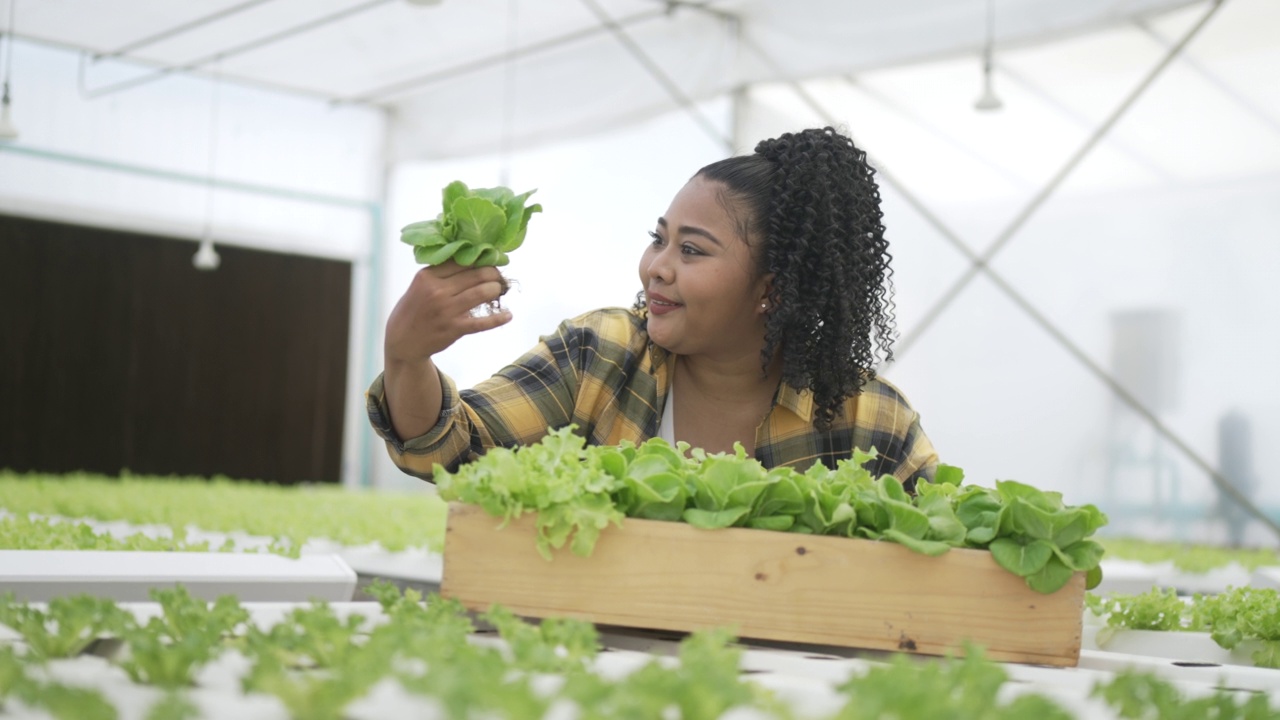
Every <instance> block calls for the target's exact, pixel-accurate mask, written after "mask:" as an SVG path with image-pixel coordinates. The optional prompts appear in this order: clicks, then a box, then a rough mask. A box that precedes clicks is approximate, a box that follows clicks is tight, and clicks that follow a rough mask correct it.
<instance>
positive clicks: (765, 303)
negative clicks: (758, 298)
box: [760, 302, 769, 310]
mask: <svg viewBox="0 0 1280 720" xmlns="http://www.w3.org/2000/svg"><path fill="white" fill-rule="evenodd" d="M760 309H761V310H768V309H769V303H767V302H762V303H760Z"/></svg>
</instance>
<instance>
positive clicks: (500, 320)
mask: <svg viewBox="0 0 1280 720" xmlns="http://www.w3.org/2000/svg"><path fill="white" fill-rule="evenodd" d="M509 322H511V311H510V310H508V309H506V308H499V309H497V310H495V311H494V312H493V313H492V314H489V315H480V316H478V317H467V318H466V319H464V320H463V322H462V326H463V327H464V328H465V329H464V331H463V332H464V334H466V335H472V334H474V333H479V332H484V331H485V330H492V329H494V328H496V327H499V326H501V325H506V324H507V323H509Z"/></svg>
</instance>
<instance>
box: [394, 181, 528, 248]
mask: <svg viewBox="0 0 1280 720" xmlns="http://www.w3.org/2000/svg"><path fill="white" fill-rule="evenodd" d="M534 192H535V191H534V190H530V191H529V192H526V193H521V194H520V195H516V194H515V193H513V192H512V191H511V190H509V189H508V188H505V187H495V188H477V189H475V190H472V189H470V188H468V187H467V186H466V184H465V183H463V182H462V181H460V180H457V181H454V182H451V183H449V185H448V186H447V187H445V189H444V191H443V193H442V194H443V200H444V210H443V212H441V213H440V214H439V215H437V216H436V219H435V220H424V221H422V222H416V223H413V224H411V225H406V226H405V227H404V228H403V229H402V230H401V231H400V239H401V240H402V241H403V242H406V243H408V244H409V245H412V246H413V256H414V259H416V260H417V261H418V262H419V263H422V264H424V265H439V264H441V263H443V262H446V261H448V260H453V261H455V262H457V263H458V264H459V265H469V266H482V265H498V266H501V265H506V264H507V262H508V259H507V253H510V252H511V251H513V250H515V249H516V248H518V247H520V245H521V244H522V243H524V237H525V232H526V230H527V229H528V226H529V218H531V217H532V216H533V214H534V213H536V212H542V206H541V205H538V204H533V205H529V206H528V207H526V206H525V201H526V200H528V199H529V196H530V195H532V194H533V193H534Z"/></svg>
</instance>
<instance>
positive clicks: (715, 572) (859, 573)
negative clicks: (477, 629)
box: [441, 503, 1084, 666]
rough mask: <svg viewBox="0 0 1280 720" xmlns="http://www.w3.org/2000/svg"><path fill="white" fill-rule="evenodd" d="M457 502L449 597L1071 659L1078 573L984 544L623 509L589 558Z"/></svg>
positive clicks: (620, 617)
mask: <svg viewBox="0 0 1280 720" xmlns="http://www.w3.org/2000/svg"><path fill="white" fill-rule="evenodd" d="M499 525H500V520H499V519H498V518H494V517H492V516H490V515H488V514H487V513H485V511H484V510H483V509H481V508H479V507H477V506H474V505H463V504H459V503H453V504H451V505H450V507H449V522H448V529H447V533H446V536H445V538H446V539H445V550H444V558H445V559H444V579H443V582H442V585H441V594H442V595H444V596H445V597H449V598H456V599H457V600H459V601H460V602H462V604H463V605H465V606H466V607H467V608H469V609H472V610H485V609H487V608H488V607H489V606H490V605H491V604H493V603H498V604H501V605H504V606H506V607H507V608H509V609H511V611H512V612H515V613H516V614H518V615H523V616H526V617H551V616H562V617H573V618H580V619H585V620H590V621H592V622H596V623H601V624H607V625H621V626H626V627H642V628H657V629H664V630H678V631H685V632H691V631H694V630H700V629H705V628H711V627H720V626H726V625H732V626H734V627H735V629H736V631H737V633H738V635H739V636H740V637H743V638H759V639H764V640H782V641H791V642H799V643H818V644H824V645H840V646H846V647H857V648H868V649H876V650H904V651H909V652H915V653H925V654H930V655H941V654H945V653H947V652H948V651H952V652H956V653H959V652H960V651H961V649H962V643H963V642H964V640H966V639H969V640H973V641H974V642H977V643H979V644H981V645H983V646H985V648H986V652H987V656H988V657H990V658H991V659H994V660H1000V661H1005V662H1024V663H1038V664H1044V665H1058V666H1074V665H1076V663H1077V661H1078V660H1079V657H1080V639H1081V625H1082V617H1083V615H1082V614H1083V606H1084V573H1076V574H1075V577H1073V578H1072V579H1071V581H1070V582H1069V583H1068V584H1067V585H1066V587H1064V588H1062V589H1061V590H1059V591H1058V592H1056V593H1053V594H1052V595H1043V594H1040V593H1037V592H1035V591H1034V590H1032V589H1031V588H1029V587H1027V585H1026V582H1025V581H1023V579H1022V578H1019V577H1017V576H1015V575H1013V574H1012V573H1010V572H1008V571H1006V570H1004V569H1003V568H1001V567H1000V566H999V565H997V564H996V563H995V561H994V560H993V559H992V558H991V555H990V553H988V552H986V551H984V550H966V549H953V550H951V551H950V552H948V553H946V554H945V555H942V556H941V557H936V558H934V557H927V556H925V555H921V554H918V553H915V552H912V551H910V550H908V549H907V548H905V547H902V546H901V545H897V544H894V543H889V542H874V541H870V540H855V539H849V538H838V537H818V536H813V535H800V534H794V533H782V532H769V531H764V530H749V529H742V528H729V529H726V530H699V529H698V528H695V527H693V526H691V525H687V524H685V523H676V522H658V521H653V520H637V519H632V518H628V519H627V520H626V521H625V522H624V523H623V527H622V528H617V527H613V526H610V527H609V528H608V529H606V530H605V531H604V532H603V533H602V534H601V536H600V541H599V543H598V544H597V545H596V548H595V551H594V552H593V553H592V555H591V557H589V558H584V557H579V556H577V555H574V554H573V553H572V552H570V551H569V549H568V548H567V547H566V548H564V549H562V550H560V551H557V552H556V554H555V557H554V559H553V560H551V561H547V560H545V559H543V558H542V557H541V556H540V555H539V554H538V551H537V548H536V546H535V542H534V537H535V533H534V518H533V516H532V515H531V514H530V515H526V516H524V517H522V518H520V519H519V520H517V521H515V522H512V523H511V524H509V525H508V526H507V527H506V528H503V529H501V530H499V529H498V527H499Z"/></svg>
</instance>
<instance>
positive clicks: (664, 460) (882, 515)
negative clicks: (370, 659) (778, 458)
mask: <svg viewBox="0 0 1280 720" xmlns="http://www.w3.org/2000/svg"><path fill="white" fill-rule="evenodd" d="M575 430H576V427H575V426H572V425H570V426H568V427H563V428H560V429H558V430H552V431H550V432H548V434H547V435H546V436H545V437H544V438H543V439H542V440H541V441H540V442H538V443H535V444H533V445H528V446H522V447H517V448H514V449H507V448H494V449H492V450H490V451H489V452H487V453H486V454H484V455H482V456H480V457H479V458H478V459H477V460H475V461H474V462H472V463H469V464H467V465H463V466H462V467H460V468H459V469H458V470H457V471H456V472H453V473H450V472H447V471H446V470H445V469H444V468H443V467H442V466H440V465H436V466H435V468H434V472H433V476H434V478H435V481H436V485H437V488H438V489H439V495H440V497H441V498H442V499H444V500H449V501H460V502H464V503H471V504H474V505H479V506H480V507H482V508H484V509H485V511H486V512H488V513H489V514H490V515H493V516H495V517H500V518H502V519H503V522H504V523H506V522H508V521H510V520H512V519H514V518H517V517H519V516H521V515H522V514H524V513H526V512H532V513H536V514H537V532H538V535H537V547H538V551H539V552H540V553H541V554H542V556H543V557H545V558H547V559H551V557H552V551H553V550H555V549H558V548H561V547H563V546H564V545H565V544H567V543H568V544H570V545H571V547H572V549H573V551H574V552H575V553H577V554H579V555H588V554H590V552H591V550H592V548H594V547H595V543H596V540H597V539H598V538H599V535H600V532H601V531H603V530H604V529H605V528H606V527H608V526H609V524H610V523H613V524H616V525H621V524H622V521H623V518H624V517H636V518H643V519H649V520H667V521H672V520H683V521H684V522H686V523H688V524H690V525H693V526H694V527H698V528H702V529H706V530H715V529H720V528H727V527H749V528H756V529H761V530H776V531H788V532H796V533H807V534H815V535H837V536H841V537H860V538H867V539H870V540H888V541H892V542H896V543H899V544H901V545H905V546H907V547H908V548H910V549H912V550H914V551H915V552H919V553H922V554H925V555H930V556H936V555H941V554H943V553H945V552H947V551H949V550H950V549H951V548H953V547H964V548H982V549H990V551H991V553H992V556H993V557H994V558H995V560H996V562H997V563H999V564H1000V566H1001V567H1003V568H1005V569H1006V570H1008V571H1010V572H1012V573H1015V574H1017V575H1018V576H1020V577H1023V578H1026V582H1027V585H1028V586H1029V587H1031V588H1032V589H1033V590H1036V591H1037V592H1042V593H1052V592H1056V591H1057V590H1059V589H1060V588H1061V587H1062V586H1063V585H1065V584H1066V583H1067V582H1068V581H1070V579H1071V577H1072V576H1073V575H1074V574H1075V573H1077V572H1084V573H1087V574H1089V575H1090V576H1091V577H1093V576H1096V575H1097V574H1098V573H1099V572H1100V571H1099V570H1098V568H1099V563H1100V562H1101V559H1102V546H1100V545H1098V544H1097V543H1096V542H1094V541H1092V540H1090V539H1088V536H1090V535H1092V534H1093V533H1094V531H1095V530H1097V529H1098V528H1099V527H1101V526H1102V525H1105V524H1106V522H1107V518H1106V515H1104V514H1103V513H1101V512H1100V511H1099V510H1098V509H1097V508H1096V507H1094V506H1092V505H1083V506H1078V507H1072V506H1067V505H1065V504H1064V503H1063V502H1062V495H1061V494H1059V493H1053V492H1043V491H1040V490H1037V489H1036V488H1033V487H1031V486H1029V485H1024V484H1022V483H1017V482H1013V481H1000V482H997V483H996V488H994V489H991V488H982V487H972V486H971V487H961V485H960V483H961V481H962V480H963V477H964V473H963V471H961V470H960V469H959V468H955V467H951V466H947V467H944V468H942V469H941V471H942V476H943V482H934V483H920V484H919V485H918V486H917V488H916V489H917V494H916V495H914V496H912V495H909V494H908V493H907V492H906V490H904V489H903V487H902V483H900V482H899V481H898V480H897V479H896V478H894V477H893V476H892V475H883V476H881V477H879V478H874V477H872V475H871V472H870V471H869V470H867V469H866V467H865V466H866V464H867V463H868V462H870V461H871V460H874V459H875V458H876V457H877V454H876V451H875V448H871V449H870V450H868V451H866V452H863V451H861V450H855V451H854V453H853V456H852V457H851V458H850V459H849V460H844V461H841V462H840V463H837V466H836V469H835V470H830V469H828V468H827V467H826V466H824V465H822V464H814V465H813V466H812V467H810V468H809V469H808V470H806V471H805V472H804V473H799V472H796V471H795V470H793V469H792V468H788V467H778V468H773V469H771V470H766V469H765V468H764V466H763V465H761V464H760V462H759V461H757V460H756V459H755V458H751V457H748V456H747V454H746V452H745V450H744V449H743V447H742V446H741V445H735V448H734V452H733V453H715V454H707V453H705V452H702V451H700V450H696V449H691V448H690V447H689V446H688V445H687V444H685V443H677V445H676V447H672V446H671V445H670V444H669V443H667V442H666V441H664V440H662V439H660V438H653V439H650V440H647V441H645V442H644V443H642V444H641V445H639V446H636V445H633V444H631V443H624V444H622V445H619V446H617V447H601V446H592V447H587V446H586V440H585V439H584V438H582V437H581V436H579V435H577V434H575V432H574V431H575ZM1097 579H1099V578H1097V577H1094V584H1096V580H1097Z"/></svg>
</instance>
